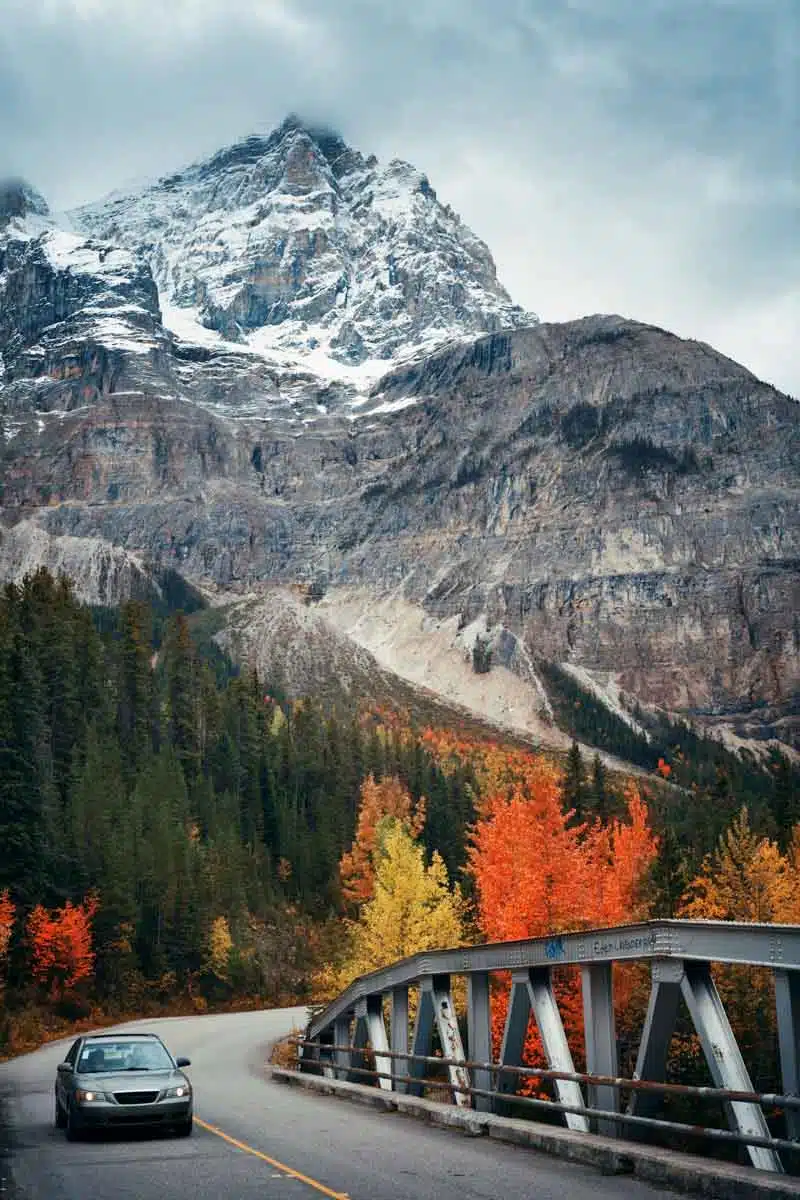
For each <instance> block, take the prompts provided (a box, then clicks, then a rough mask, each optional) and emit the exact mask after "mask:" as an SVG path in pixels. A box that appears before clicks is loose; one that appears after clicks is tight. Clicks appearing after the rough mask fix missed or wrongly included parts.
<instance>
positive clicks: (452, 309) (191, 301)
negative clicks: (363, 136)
mask: <svg viewBox="0 0 800 1200" xmlns="http://www.w3.org/2000/svg"><path fill="white" fill-rule="evenodd" d="M70 219H71V221H72V222H73V224H74V226H75V227H76V228H78V229H81V230H83V231H84V232H86V233H89V234H92V235H94V236H96V237H100V238H102V239H103V240H109V241H112V242H115V243H117V244H121V245H123V246H125V247H127V248H128V249H130V250H131V251H132V252H134V253H136V254H137V255H141V256H144V258H145V259H146V261H147V262H148V264H149V266H150V268H151V270H152V273H153V276H154V278H155V280H156V283H157V285H158V289H159V297H160V303H161V308H162V311H163V313H164V319H165V324H166V325H167V326H168V327H170V328H172V329H173V330H174V331H175V332H176V333H177V334H178V335H179V336H180V337H181V338H182V339H183V340H185V341H198V342H202V343H203V344H204V345H206V346H208V345H209V344H213V339H214V338H215V337H216V338H218V339H219V340H220V342H222V341H224V342H225V343H226V344H227V345H228V347H229V348H230V346H231V344H236V345H240V346H242V348H243V349H249V350H252V351H254V352H256V353H258V354H260V355H264V356H265V357H267V358H269V357H271V356H277V360H280V362H281V363H282V364H285V362H286V356H287V355H288V356H289V358H290V359H294V360H296V362H297V364H298V366H301V365H302V364H303V363H304V362H305V361H306V360H308V365H309V366H311V361H310V359H311V358H312V357H313V362H314V366H313V367H312V368H311V369H312V370H313V371H315V372H316V371H317V370H318V369H319V363H320V359H321V358H322V359H324V360H325V361H326V362H327V363H328V369H326V371H323V374H330V373H331V372H332V373H334V374H335V372H336V367H337V364H339V365H340V366H342V367H344V366H347V367H352V366H361V365H364V364H367V363H369V362H371V361H375V362H377V363H379V364H385V366H386V367H388V366H389V365H391V364H390V362H388V361H387V360H393V359H394V358H396V357H397V355H398V354H400V353H403V354H404V355H405V354H408V353H409V352H413V351H414V350H415V349H418V350H420V351H422V350H423V349H424V350H428V349H430V348H433V347H435V346H437V345H441V344H443V343H444V342H446V341H448V340H450V339H452V338H453V337H460V336H464V335H468V334H475V333H482V332H486V331H491V330H495V329H500V328H507V327H516V326H519V325H523V324H530V323H532V321H535V317H533V316H532V315H531V314H528V313H524V312H523V311H522V310H521V309H520V308H518V307H516V306H515V305H513V304H512V303H511V301H510V299H509V297H508V295H507V293H506V292H505V290H504V289H503V287H502V286H501V285H500V283H499V282H498V280H497V274H496V270H495V265H494V262H493V260H492V257H491V254H490V252H489V250H488V248H487V247H486V246H485V244H484V243H483V242H481V241H480V239H478V238H477V237H476V236H475V235H474V234H473V233H472V232H471V231H470V230H469V229H468V228H467V227H466V226H465V225H464V224H463V223H462V222H461V221H460V219H459V218H458V216H457V215H456V214H455V213H453V212H452V210H451V209H449V208H447V207H445V206H443V205H442V204H441V203H440V202H439V200H438V198H437V196H436V193H435V191H434V189H433V188H432V187H431V185H430V183H429V182H428V179H427V177H426V176H425V175H424V174H422V173H421V172H420V171H418V170H416V168H414V167H413V166H411V165H410V164H409V163H406V162H403V161H401V160H400V159H393V160H392V161H390V162H389V163H388V164H385V165H382V164H380V163H379V162H378V161H377V159H376V158H375V157H374V156H370V157H368V158H365V157H364V156H363V155H362V154H361V153H360V152H359V151H357V150H354V149H352V148H351V147H349V146H348V145H347V144H346V143H345V142H344V140H343V139H342V138H341V137H340V136H339V134H337V133H335V132H334V131H332V130H329V129H325V128H321V127H317V126H313V125H310V124H308V123H306V122H304V121H302V120H301V119H300V118H298V117H296V116H289V117H287V118H286V120H285V121H283V123H282V124H281V125H280V126H279V127H278V128H277V129H276V130H274V131H273V132H272V133H271V134H270V135H269V136H267V137H263V136H253V137H248V138H245V139H244V140H243V141H240V142H238V143H236V144H235V145H233V146H230V147H227V148H226V149H223V150H221V151H219V152H218V153H216V154H214V155H213V156H212V157H211V158H209V159H207V160H205V161H203V162H200V163H196V164H194V165H193V166H190V167H188V168H186V169H185V170H183V171H180V172H178V173H177V174H174V175H171V176H168V177H166V178H164V179H161V180H159V181H158V182H157V183H155V184H152V185H150V186H147V187H145V188H142V189H139V190H134V191H131V192H130V193H128V194H127V195H115V196H112V197H109V198H107V199H106V200H104V201H101V202H100V203H98V204H94V205H88V206H85V207H83V208H81V209H78V210H76V211H74V212H73V213H72V214H70ZM209 337H210V338H211V342H209ZM368 374H370V375H374V374H375V372H368Z"/></svg>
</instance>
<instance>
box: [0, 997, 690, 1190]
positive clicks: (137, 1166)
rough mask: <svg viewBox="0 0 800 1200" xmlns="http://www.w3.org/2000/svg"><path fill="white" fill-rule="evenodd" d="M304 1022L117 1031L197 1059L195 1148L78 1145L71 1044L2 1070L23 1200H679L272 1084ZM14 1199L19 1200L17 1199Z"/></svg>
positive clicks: (279, 1019) (274, 1019)
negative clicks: (70, 1113)
mask: <svg viewBox="0 0 800 1200" xmlns="http://www.w3.org/2000/svg"><path fill="white" fill-rule="evenodd" d="M304 1020H305V1010H304V1009H299V1008H297V1009H284V1010H276V1011H270V1012H256V1013H230V1014H225V1015H222V1016H209V1017H176V1018H171V1019H168V1020H159V1021H147V1022H143V1021H140V1022H134V1023H132V1024H130V1025H125V1026H121V1027H120V1028H125V1029H135V1028H140V1029H153V1030H154V1031H155V1032H157V1033H159V1034H160V1036H161V1037H162V1038H163V1039H164V1041H165V1042H166V1043H167V1045H168V1046H169V1047H170V1049H171V1050H172V1052H173V1054H176V1055H178V1054H185V1055H186V1056H187V1057H189V1058H190V1059H191V1060H192V1066H191V1067H190V1068H189V1070H188V1074H189V1075H190V1076H191V1078H192V1082H193V1084H194V1087H195V1112H196V1118H198V1120H197V1123H196V1124H195V1131H194V1134H193V1135H192V1137H191V1138H189V1139H186V1138H171V1137H168V1136H164V1135H161V1134H158V1135H155V1136H151V1135H147V1134H143V1133H140V1132H138V1131H137V1132H136V1133H135V1134H131V1133H125V1134H121V1133H114V1134H112V1135H110V1136H108V1137H104V1138H101V1139H100V1140H97V1139H93V1140H90V1141H85V1142H77V1143H69V1142H67V1141H66V1139H65V1138H64V1135H63V1133H60V1132H58V1131H56V1130H55V1129H54V1127H53V1123H52V1115H53V1079H54V1076H55V1068H56V1064H57V1063H58V1062H60V1061H61V1059H62V1057H63V1055H64V1053H65V1051H66V1049H67V1047H68V1046H69V1044H70V1043H69V1042H66V1043H65V1042H58V1043H53V1044H51V1045H49V1046H45V1047H43V1048H42V1049H40V1050H37V1051H36V1052H35V1053H33V1054H28V1055H25V1056H24V1057H22V1058H18V1059H14V1060H12V1061H11V1062H8V1063H3V1064H0V1096H2V1095H3V1094H5V1097H6V1109H7V1113H8V1116H9V1119H10V1125H11V1138H12V1160H11V1161H12V1169H13V1177H14V1187H15V1188H18V1189H19V1195H20V1198H21V1200H87V1198H90V1200H149V1198H150V1197H157V1198H158V1200H220V1198H222V1200H256V1198H257V1200H318V1198H319V1197H320V1196H328V1197H339V1198H341V1197H347V1198H348V1200H498V1198H499V1197H502V1198H503V1200H523V1198H525V1200H529V1198H531V1197H534V1196H535V1197H536V1200H590V1198H591V1200H656V1198H657V1197H659V1198H660V1200H665V1197H669V1196H670V1195H673V1194H676V1193H670V1192H665V1191H663V1190H661V1189H656V1188H654V1187H650V1186H648V1185H647V1184H645V1183H641V1182H639V1181H637V1180H634V1179H630V1178H626V1177H624V1176H612V1177H604V1176H602V1175H601V1174H600V1173H599V1172H597V1171H594V1170H591V1169H589V1168H583V1167H580V1166H575V1165H573V1164H570V1163H566V1162H561V1161H559V1160H557V1159H551V1158H548V1157H546V1156H544V1155H539V1154H536V1153H535V1152H532V1151H530V1150H524V1149H518V1148H516V1147H513V1146H506V1145H501V1144H499V1143H496V1142H493V1141H491V1140H489V1139H487V1138H467V1137H464V1136H463V1135H461V1134H457V1133H452V1132H448V1131H446V1130H442V1129H435V1128H431V1127H429V1126H427V1125H424V1124H421V1123H418V1122H417V1121H414V1120H412V1119H411V1118H408V1117H404V1116H401V1115H399V1114H397V1113H382V1112H379V1111H377V1110H373V1109H371V1108H362V1107H360V1106H357V1105H354V1104H352V1103H347V1102H344V1101H342V1100H336V1099H334V1098H333V1097H328V1096H320V1095H314V1094H313V1093H308V1092H305V1091H300V1090H299V1089H295V1088H287V1087H286V1086H285V1085H281V1084H276V1083H271V1082H269V1081H268V1080H267V1079H266V1078H265V1076H264V1072H263V1063H264V1060H265V1056H266V1052H267V1047H268V1044H269V1043H270V1042H271V1041H274V1040H275V1039H276V1038H278V1037H281V1036H282V1035H284V1034H286V1033H288V1032H289V1031H290V1030H291V1028H292V1027H293V1026H295V1027H299V1026H301V1025H303V1024H304ZM0 1153H1V1152H0ZM0 1170H1V1168H0ZM0 1177H1V1176H0ZM2 1195H3V1187H2V1184H0V1196H2ZM11 1195H13V1196H14V1198H15V1200H16V1196H17V1192H16V1191H12V1193H11Z"/></svg>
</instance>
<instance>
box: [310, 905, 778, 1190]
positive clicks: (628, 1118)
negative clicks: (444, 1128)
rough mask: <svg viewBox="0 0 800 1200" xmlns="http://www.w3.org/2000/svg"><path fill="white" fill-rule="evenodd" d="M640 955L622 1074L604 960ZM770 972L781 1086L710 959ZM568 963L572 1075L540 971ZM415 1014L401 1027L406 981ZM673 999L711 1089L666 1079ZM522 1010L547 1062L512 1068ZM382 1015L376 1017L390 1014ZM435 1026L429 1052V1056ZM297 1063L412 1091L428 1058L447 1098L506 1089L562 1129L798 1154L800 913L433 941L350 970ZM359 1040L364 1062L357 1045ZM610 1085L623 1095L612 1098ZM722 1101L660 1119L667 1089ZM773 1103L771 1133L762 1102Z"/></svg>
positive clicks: (768, 1154)
mask: <svg viewBox="0 0 800 1200" xmlns="http://www.w3.org/2000/svg"><path fill="white" fill-rule="evenodd" d="M630 962H647V963H649V964H650V976H651V989H650V998H649V1002H648V1006H647V1013H646V1016H645V1019H644V1026H643V1029H642V1033H641V1039H640V1042H639V1050H638V1058H637V1062H636V1068H635V1070H634V1073H633V1076H632V1078H628V1079H626V1078H622V1077H620V1075H619V1065H618V1045H617V1036H616V1030H615V1020H614V997H613V981H612V967H613V964H614V963H630ZM718 963H719V964H725V963H730V964H740V965H745V966H751V967H762V968H767V969H768V970H770V971H771V972H772V974H773V977H774V984H775V1004H776V1019H777V1030H778V1043H779V1055H780V1068H781V1081H782V1091H781V1092H780V1093H775V1094H766V1093H759V1092H756V1091H754V1089H753V1084H752V1081H751V1078H750V1075H749V1073H748V1069H747V1066H746V1064H745V1062H744V1059H743V1058H742V1054H741V1052H740V1049H739V1046H738V1044H737V1042H736V1038H735V1036H734V1033H733V1030H732V1028H731V1025H730V1022H729V1020H728V1016H727V1014H726V1012H725V1008H724V1006H723V1004H722V1000H721V999H720V995H719V992H718V990H717V987H716V984H715V982H714V978H713V975H712V971H711V966H712V964H718ZM561 966H574V967H577V968H579V969H580V974H581V983H582V994H583V1022H584V1035H585V1047H586V1071H585V1072H578V1071H576V1069H575V1064H574V1061H573V1057H572V1051H571V1050H570V1046H569V1042H568V1040H567V1035H566V1032H565V1029H564V1024H563V1022H562V1019H561V1014H560V1012H559V1008H558V1003H557V1000H556V995H555V991H554V987H553V970H554V968H556V967H561ZM496 972H504V973H507V974H510V978H511V990H510V994H509V998H508V1012H507V1017H506V1023H505V1030H504V1033H503V1039H502V1046H501V1050H500V1056H499V1061H497V1062H493V1061H492V1040H491V1011H490V980H491V977H492V975H493V974H494V973H496ZM458 976H464V977H466V985H467V1005H466V1009H467V1011H466V1046H465V1045H464V1040H463V1038H462V1034H461V1028H460V1025H459V1021H458V1018H457V1014H456V1007H455V1004H454V1001H453V988H452V982H453V978H454V977H458ZM411 988H413V989H415V990H416V993H417V999H416V1015H415V1019H414V1027H413V1032H412V1034H411V1038H410V1039H409V1030H410V1023H409V989H411ZM681 1001H683V1002H684V1003H685V1005H686V1008H687V1009H688V1013H689V1016H690V1018H691V1021H692V1023H693V1025H694V1029H695V1030H696V1032H697V1035H698V1037H699V1040H700V1044H701V1046H702V1049H703V1052H704V1055H705V1059H706V1062H707V1063H708V1067H709V1070H710V1073H711V1077H712V1079H713V1082H714V1086H713V1087H694V1086H690V1085H685V1084H684V1085H678V1084H674V1083H673V1084H670V1083H667V1082H666V1081H665V1075H666V1067H667V1054H668V1050H669V1044H670V1040H671V1038H672V1034H673V1032H674V1030H675V1026H676V1021H677V1018H678V1012H679V1008H680V1005H681ZM531 1014H533V1017H534V1019H535V1022H536V1025H537V1027H538V1031H539V1035H540V1038H541V1044H542V1047H543V1049H544V1055H545V1058H546V1060H547V1067H546V1068H538V1067H534V1068H531V1067H526V1066H524V1065H523V1050H524V1045H525V1039H526V1035H527V1030H528V1024H529V1020H530V1017H531ZM387 1016H388V1030H387V1020H386V1018H387ZM434 1030H436V1032H437V1034H438V1041H439V1045H440V1047H441V1053H440V1054H436V1055H435V1054H433V1048H434V1045H433V1043H434ZM299 1044H300V1069H301V1070H304V1071H313V1072H315V1073H320V1072H322V1073H323V1074H325V1075H328V1076H330V1077H332V1078H342V1079H349V1080H351V1081H356V1082H358V1081H360V1082H365V1081H369V1082H373V1083H375V1084H376V1086H378V1087H380V1088H383V1089H385V1090H387V1091H396V1092H402V1093H408V1094H411V1095H417V1096H420V1095H422V1092H423V1088H424V1086H425V1077H426V1075H430V1074H431V1069H432V1067H434V1066H435V1067H436V1068H437V1069H438V1070H441V1069H442V1068H445V1069H446V1071H447V1082H448V1087H449V1091H450V1095H451V1096H452V1100H453V1102H454V1103H455V1104H457V1105H459V1106H462V1107H473V1108H475V1109H477V1110H478V1111H482V1112H495V1113H501V1114H502V1113H503V1112H504V1111H507V1110H508V1104H509V1100H510V1099H511V1098H512V1097H513V1098H515V1103H516V1104H517V1105H529V1106H531V1109H532V1112H533V1113H534V1114H535V1113H536V1112H537V1111H541V1110H543V1109H550V1110H553V1109H556V1110H558V1111H559V1112H560V1113H562V1114H563V1119H564V1121H565V1122H566V1125H567V1127H568V1128H569V1129H572V1130H576V1131H579V1132H582V1133H599V1134H603V1135H605V1136H609V1135H612V1136H618V1137H623V1138H625V1137H627V1138H639V1139H642V1138H644V1139H647V1138H648V1137H650V1138H651V1139H652V1138H653V1135H654V1132H655V1131H656V1130H661V1131H664V1130H669V1131H671V1132H673V1133H683V1134H685V1135H687V1136H690V1135H692V1136H697V1135H701V1136H703V1137H704V1138H707V1139H710V1140H711V1141H716V1142H726V1141H727V1142H735V1143H738V1144H743V1145H745V1146H746V1147H747V1153H748V1155H749V1158H750V1161H751V1163H752V1165H753V1166H754V1167H756V1168H757V1169H758V1170H761V1171H772V1172H783V1171H784V1170H785V1165H784V1163H786V1165H789V1166H790V1169H792V1170H797V1169H798V1168H799V1167H800V926H797V925H749V924H741V923H735V922H725V921H648V922H644V923H642V924H638V925H624V926H618V927H615V928H610V929H593V930H586V931H581V932H578V933H566V934H558V935H554V936H551V937H540V938H532V939H530V940H527V941H520V942H502V943H494V944H490V945H481V946H471V947H462V948H459V949H454V950H435V951H430V952H426V953H423V954H417V955H414V956H413V957H411V958H407V959H403V960H402V961H401V962H398V963H395V964H394V965H392V966H390V967H385V968H384V969H383V970H380V971H375V972H373V973H372V974H369V975H363V976H361V977H360V978H358V979H356V980H354V981H353V983H351V984H350V986H349V987H348V988H347V989H346V990H345V991H344V992H342V993H341V995H340V996H338V997H337V998H336V999H335V1000H334V1001H333V1002H332V1003H331V1004H329V1005H328V1006H327V1008H325V1009H324V1011H322V1012H320V1013H319V1014H318V1015H316V1016H314V1017H313V1019H312V1020H311V1022H310V1024H309V1026H308V1029H307V1031H306V1035H305V1037H304V1038H302V1039H300V1043H299ZM368 1053H369V1059H368V1058H367V1054H368ZM526 1076H529V1077H533V1078H535V1079H548V1080H550V1081H552V1086H553V1091H554V1093H555V1099H554V1100H546V1099H540V1098H536V1097H524V1096H517V1095H516V1093H517V1090H518V1087H519V1083H520V1080H521V1079H522V1078H524V1077H526ZM623 1093H624V1094H625V1095H627V1096H628V1097H629V1099H628V1101H627V1103H626V1105H625V1107H624V1110H623V1107H622V1103H621V1100H622V1095H623ZM669 1093H679V1094H682V1095H689V1096H697V1097H701V1098H711V1099H716V1100H720V1101H722V1102H723V1103H724V1106H725V1111H726V1113H727V1120H728V1129H727V1130H725V1129H714V1128H702V1127H698V1126H696V1125H685V1124H679V1123H676V1122H674V1121H666V1120H663V1119H661V1118H659V1116H658V1115H657V1114H658V1111H659V1106H660V1103H661V1100H662V1097H663V1095H664V1094H669ZM765 1107H768V1108H771V1109H773V1110H774V1109H781V1110H783V1113H784V1115H785V1132H786V1136H785V1137H775V1136H773V1135H772V1134H771V1132H770V1129H769V1126H768V1124H767V1120H766V1116H765V1112H764V1109H765Z"/></svg>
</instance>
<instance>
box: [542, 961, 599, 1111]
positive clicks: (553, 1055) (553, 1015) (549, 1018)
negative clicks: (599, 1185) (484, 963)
mask: <svg viewBox="0 0 800 1200" xmlns="http://www.w3.org/2000/svg"><path fill="white" fill-rule="evenodd" d="M528 994H529V995H530V1002H531V1008H532V1009H533V1012H534V1016H535V1017H536V1023H537V1025H538V1026H539V1033H540V1034H541V1038H542V1045H543V1046H544V1052H545V1057H546V1058H547V1065H548V1066H549V1067H550V1069H551V1070H554V1071H566V1072H568V1073H569V1074H571V1075H574V1074H575V1063H574V1062H573V1061H572V1051H571V1050H570V1048H569V1043H568V1042H567V1035H566V1033H565V1032H564V1025H563V1022H562V1020H561V1013H560V1012H559V1011H558V1004H557V1003H556V998H555V995H554V993H553V979H552V972H551V970H550V968H549V967H531V968H530V970H529V971H528ZM555 1088H556V1095H557V1096H558V1098H559V1100H560V1101H561V1103H562V1104H568V1105H570V1106H571V1107H573V1108H585V1106H586V1104H585V1101H584V1098H583V1092H582V1091H581V1085H580V1084H579V1083H577V1082H576V1081H575V1080H574V1079H556V1080H555ZM564 1116H565V1119H566V1122H567V1128H568V1129H575V1130H578V1131H579V1132H581V1133H588V1132H589V1121H588V1118H586V1117H584V1116H581V1114H580V1113H565V1114H564Z"/></svg>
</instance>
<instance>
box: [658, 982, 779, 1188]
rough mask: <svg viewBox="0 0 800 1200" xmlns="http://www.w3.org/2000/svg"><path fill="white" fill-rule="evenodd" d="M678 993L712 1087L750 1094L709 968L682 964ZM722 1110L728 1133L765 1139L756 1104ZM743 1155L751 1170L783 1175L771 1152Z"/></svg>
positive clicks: (759, 1149) (731, 1104)
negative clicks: (687, 1011)
mask: <svg viewBox="0 0 800 1200" xmlns="http://www.w3.org/2000/svg"><path fill="white" fill-rule="evenodd" d="M681 992H682V994H683V998H684V1000H685V1001H686V1003H687V1005H688V1008H689V1012H690V1013H691V1016H692V1020H693V1021H694V1027H695V1029H696V1030H697V1032H698V1034H699V1037H700V1044H701V1045H702V1047H703V1053H704V1054H705V1056H706V1062H707V1063H708V1067H709V1070H710V1071H711V1077H712V1079H713V1080H714V1083H715V1084H716V1086H717V1087H719V1088H729V1089H730V1090H732V1091H741V1092H752V1091H753V1084H752V1082H751V1081H750V1075H749V1074H748V1071H747V1067H746V1066H745V1065H744V1060H743V1058H742V1055H741V1053H740V1051H739V1047H738V1045H737V1042H736V1037H735V1036H734V1033H733V1030H732V1029H731V1027H730V1023H729V1021H728V1016H727V1014H726V1012H725V1009H724V1007H723V1005H722V1000H721V999H720V995H719V992H718V991H717V987H716V984H715V983H714V980H713V978H712V975H711V967H710V965H709V964H708V963H703V962H692V963H689V962H687V963H685V964H684V973H683V980H682V981H681ZM725 1107H726V1108H727V1110H728V1121H729V1124H730V1128H731V1129H733V1130H736V1131H738V1132H739V1133H744V1134H753V1135H755V1136H756V1137H762V1138H769V1136H770V1132H769V1127H768V1126H767V1122H766V1119H765V1117H764V1113H763V1112H762V1110H761V1108H760V1107H759V1106H758V1105H757V1104H753V1103H749V1102H746V1101H741V1100H731V1101H726V1105H725ZM747 1152H748V1154H749V1155H750V1161H751V1162H752V1164H753V1166H754V1167H757V1168H759V1169H760V1170H762V1171H775V1172H778V1173H781V1172H783V1164H782V1163H781V1160H780V1158H779V1157H778V1155H777V1153H776V1152H775V1151H774V1150H769V1149H767V1148H766V1147H764V1146H748V1147H747Z"/></svg>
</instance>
